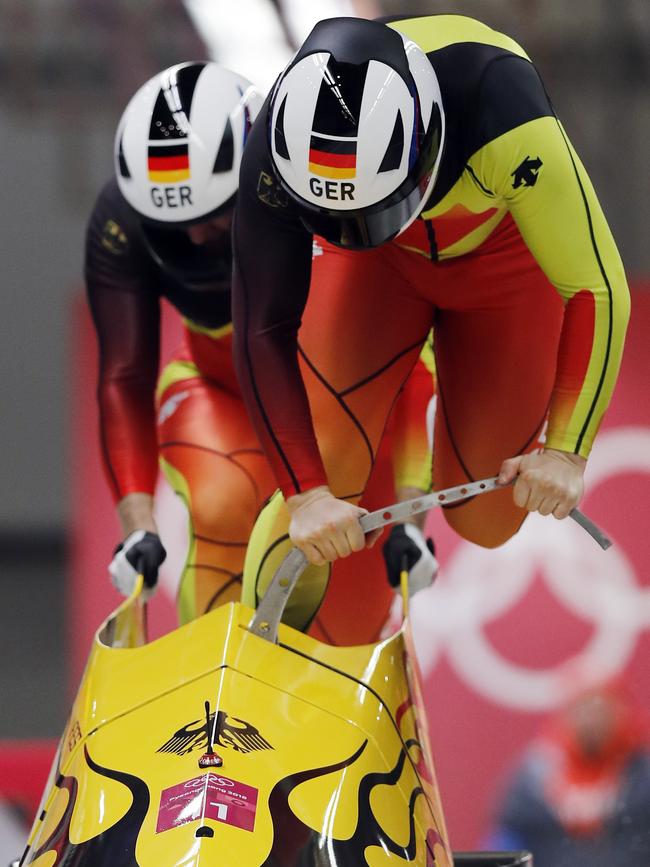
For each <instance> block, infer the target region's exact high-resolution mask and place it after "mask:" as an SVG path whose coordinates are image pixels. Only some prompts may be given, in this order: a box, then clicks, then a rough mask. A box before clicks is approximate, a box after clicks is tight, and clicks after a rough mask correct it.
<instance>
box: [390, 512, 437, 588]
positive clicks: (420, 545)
mask: <svg viewBox="0 0 650 867" xmlns="http://www.w3.org/2000/svg"><path fill="white" fill-rule="evenodd" d="M383 553H384V560H385V561H386V571H387V573H388V581H389V583H390V584H391V586H392V587H399V583H400V574H401V572H402V569H407V570H408V573H409V585H410V586H411V588H412V590H413V592H415V591H416V590H421V589H423V588H424V587H429V585H430V584H433V582H434V580H435V578H436V575H437V574H438V561H437V560H436V558H435V548H434V546H433V541H432V540H431V539H425V537H424V534H423V533H422V531H421V530H420V528H419V527H416V526H415V524H395V526H394V527H393V529H392V530H391V531H390V536H389V537H388V539H387V540H386V542H384V546H383Z"/></svg>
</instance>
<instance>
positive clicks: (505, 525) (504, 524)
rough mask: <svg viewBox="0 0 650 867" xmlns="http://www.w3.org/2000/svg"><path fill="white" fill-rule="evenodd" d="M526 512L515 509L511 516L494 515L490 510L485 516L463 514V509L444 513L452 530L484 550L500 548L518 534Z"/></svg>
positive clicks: (485, 511)
mask: <svg viewBox="0 0 650 867" xmlns="http://www.w3.org/2000/svg"><path fill="white" fill-rule="evenodd" d="M526 514H527V513H526V512H525V511H523V510H522V509H515V508H514V507H513V509H512V511H511V512H510V514H507V515H504V514H499V515H494V514H490V511H489V510H488V509H486V510H484V512H483V514H481V513H480V512H478V511H474V512H472V513H467V512H465V513H463V511H462V508H459V509H453V510H452V509H448V510H445V511H444V516H445V520H446V521H447V523H448V524H449V526H450V527H451V528H452V530H455V532H456V533H458V535H459V536H461V537H462V538H463V539H465V540H466V541H467V542H472V543H473V544H474V545H480V546H481V547H482V548H498V547H499V546H500V545H504V544H505V543H506V542H508V541H509V540H510V539H512V537H513V536H514V535H515V534H516V533H517V532H518V530H519V528H520V527H521V525H522V524H523V522H524V520H525V518H526Z"/></svg>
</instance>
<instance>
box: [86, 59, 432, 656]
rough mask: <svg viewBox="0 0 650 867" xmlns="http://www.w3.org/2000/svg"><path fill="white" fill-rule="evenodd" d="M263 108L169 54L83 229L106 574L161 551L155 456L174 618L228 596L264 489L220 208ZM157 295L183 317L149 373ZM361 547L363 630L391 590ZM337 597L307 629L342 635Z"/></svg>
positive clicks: (124, 122) (224, 210) (417, 549)
mask: <svg viewBox="0 0 650 867" xmlns="http://www.w3.org/2000/svg"><path fill="white" fill-rule="evenodd" d="M261 103H262V98H261V97H260V95H259V93H258V92H257V91H256V90H255V88H254V87H253V86H252V85H251V84H250V82H248V81H247V80H246V79H244V78H242V77H241V76H239V75H237V74H235V73H234V72H230V71H229V70H227V69H224V68H221V67H219V66H218V65H216V64H215V63H183V64H180V65H176V66H173V67H171V68H169V69H166V70H165V71H163V72H162V73H160V74H159V75H156V76H155V77H154V78H152V79H151V80H150V81H149V82H147V83H146V84H145V85H144V86H143V87H141V88H140V89H139V90H138V91H137V93H136V94H135V95H134V97H133V98H132V100H131V101H130V103H129V105H128V106H127V108H126V110H125V112H124V115H123V117H122V119H121V121H120V123H119V125H118V129H117V134H116V139H115V176H114V177H113V179H112V180H110V181H109V182H108V183H107V184H106V186H105V187H104V189H103V190H102V191H101V193H100V195H99V197H98V200H97V202H96V204H95V207H94V210H93V213H92V215H91V218H90V223H89V226H88V232H87V242H86V261H85V272H86V283H87V289H88V299H89V304H90V309H91V312H92V317H93V320H94V324H95V328H96V331H97V337H98V341H99V350H100V352H99V357H100V363H99V385H98V397H99V408H100V429H101V445H102V452H103V460H104V466H105V471H106V476H107V478H108V481H109V483H110V486H111V490H112V493H113V497H114V499H115V502H116V505H117V511H118V515H119V518H120V522H121V527H122V534H123V541H122V543H121V545H120V546H119V549H118V551H117V552H116V554H115V557H114V559H113V562H112V563H111V565H110V572H111V574H112V577H113V581H114V583H115V584H116V586H117V587H118V589H120V590H122V591H123V592H125V593H128V592H129V591H130V590H131V588H132V587H133V584H134V581H135V576H136V571H137V570H138V569H142V570H143V573H144V575H145V578H146V580H147V582H148V583H149V584H154V583H155V581H156V579H157V574H158V568H159V566H160V564H161V563H162V561H163V560H164V558H165V551H164V548H163V545H162V544H161V541H160V539H159V537H158V532H157V529H156V523H155V520H154V514H153V494H154V490H155V484H156V476H157V470H158V462H160V466H161V467H162V471H163V472H164V474H165V476H166V477H167V480H168V481H169V483H170V485H171V487H172V488H173V489H174V490H175V491H176V493H177V494H178V495H179V496H180V497H181V498H182V499H183V501H184V502H185V504H186V506H187V509H188V512H189V519H190V525H189V533H190V544H189V552H188V557H187V562H186V564H185V567H184V571H183V574H182V577H181V583H180V589H179V597H178V609H179V617H180V620H181V622H186V621H188V620H190V619H192V618H194V617H196V616H197V615H199V614H202V613H204V612H205V611H207V610H209V609H210V608H212V607H215V606H217V605H220V604H222V603H223V602H226V601H229V600H231V599H235V598H239V596H240V593H241V574H242V568H243V562H244V554H245V551H246V545H247V543H248V539H249V536H250V532H251V529H252V527H253V524H254V522H255V518H256V516H257V514H258V512H259V510H260V508H261V506H262V505H263V503H264V501H265V500H266V499H267V498H268V497H269V495H270V494H271V493H272V491H273V489H274V488H275V486H276V484H275V480H274V477H273V474H272V472H271V470H270V468H269V465H268V462H267V460H266V458H265V456H264V454H263V452H262V450H261V448H260V445H259V443H258V439H257V436H256V434H255V433H254V431H253V428H252V426H251V425H250V422H249V420H248V417H247V414H246V410H245V407H244V404H243V401H242V397H241V392H240V389H239V386H238V383H237V380H236V376H235V372H234V367H233V363H232V351H231V337H232V325H231V313H230V288H231V266H232V253H231V242H230V227H231V216H232V211H233V206H234V202H235V198H236V194H237V186H238V172H239V164H240V160H241V155H242V152H243V148H244V144H245V142H246V139H247V137H248V135H249V131H250V129H251V126H252V122H253V119H254V117H255V115H256V113H257V111H258V109H259V107H260V105H261ZM252 255H253V256H254V255H256V254H255V251H252ZM162 299H166V301H167V302H169V303H170V304H171V305H172V307H174V308H175V309H176V311H178V313H179V315H180V316H181V317H182V320H183V325H184V340H183V344H182V346H181V347H180V348H179V349H178V351H177V352H176V353H175V355H174V357H173V358H172V359H171V360H170V361H169V363H168V364H167V365H166V367H164V369H163V371H162V373H161V374H160V376H158V365H159V337H160V307H161V301H162ZM414 384H416V380H415V379H414ZM416 388H417V389H419V390H420V391H419V393H420V394H421V395H422V396H421V397H420V398H419V399H418V400H415V404H418V403H419V405H415V407H414V399H413V397H411V398H410V399H409V401H406V402H405V403H404V409H403V410H402V413H403V414H406V415H407V416H411V417H413V418H414V421H413V422H412V427H414V428H417V427H418V426H419V427H420V428H421V429H422V430H423V429H424V425H423V419H424V412H425V407H426V402H427V401H428V398H429V396H430V394H431V388H432V386H431V377H430V376H428V377H427V379H426V381H425V380H424V379H423V378H422V375H421V374H420V377H419V381H418V382H417V384H416ZM413 407H414V408H413ZM413 413H419V416H415V415H413ZM422 438H423V435H422V434H421V435H420V447H419V451H416V449H415V446H414V442H413V436H411V435H409V434H408V433H407V434H406V439H405V438H404V436H402V442H403V443H404V448H406V447H407V446H408V448H409V449H410V456H411V457H410V460H409V461H408V462H407V463H408V466H406V467H405V469H404V472H402V477H403V478H404V479H405V481H404V484H406V485H411V484H414V483H416V482H417V478H418V477H420V478H421V477H422V472H421V470H420V469H418V467H419V466H420V465H422V466H424V465H425V464H426V461H427V460H430V458H429V457H428V455H427V448H426V442H425V444H424V445H422V444H421V440H422ZM407 440H408V442H407ZM402 463H404V461H402ZM414 465H417V466H416V469H415V471H413V467H414ZM414 472H415V476H414ZM405 473H406V474H407V475H405ZM408 473H410V475H408ZM414 478H415V480H416V482H414V481H413V479H414ZM408 532H409V533H410V537H409V539H410V541H409V543H408V547H409V551H410V554H409V556H410V558H411V560H412V561H413V563H415V562H416V561H420V566H419V568H420V569H422V568H429V569H430V570H431V571H434V570H435V560H433V558H432V557H431V555H430V553H429V551H428V550H427V549H426V544H425V542H424V538H423V536H422V534H421V532H420V531H419V530H417V529H413V528H409V530H408ZM411 536H412V537H413V538H412V539H411ZM413 539H415V541H413ZM395 545H396V546H397V548H400V545H403V540H402V541H401V542H400V540H399V539H398V538H396V540H395V543H394V546H395ZM394 546H393V547H394ZM396 556H398V555H396V554H395V553H393V559H395V557H396ZM373 558H374V560H373V562H374V561H376V564H375V565H376V566H377V567H378V568H375V569H374V570H373V569H370V568H369V569H368V573H369V576H371V577H372V576H374V580H375V582H376V584H377V589H376V593H375V594H374V595H373V600H374V601H373V603H372V604H371V608H373V611H374V616H373V617H371V618H369V620H368V623H370V620H372V622H373V626H372V629H369V631H367V632H363V631H362V632H361V636H362V638H364V639H366V640H368V641H370V640H372V639H373V638H374V637H375V634H376V632H377V631H378V629H379V625H380V623H382V622H383V620H384V619H385V616H386V612H387V608H388V606H389V603H390V600H391V598H392V594H391V590H390V587H389V586H388V584H387V582H386V580H385V572H384V568H383V564H382V563H381V555H380V553H379V552H376V553H374V554H373ZM425 561H426V566H425ZM377 572H379V574H378V575H377ZM393 572H394V570H393ZM391 574H392V573H391ZM341 580H342V579H341ZM369 580H370V578H369ZM334 596H336V593H334ZM373 606H374V607H373ZM348 608H349V606H348V605H347V604H346V606H345V610H344V612H343V616H342V619H340V621H339V620H337V612H338V610H339V609H340V604H338V603H337V601H336V598H333V599H332V600H328V608H327V611H326V612H325V614H326V615H327V618H329V619H330V620H331V621H332V622H331V624H330V625H329V627H328V626H327V624H326V623H325V619H323V620H322V624H321V625H322V630H321V631H325V632H326V635H327V636H330V637H332V638H333V640H337V641H351V640H352V639H353V637H354V636H352V635H350V632H349V629H350V628H351V627H352V625H353V623H352V622H350V623H348V622H347V621H346V619H345V618H346V617H347V618H348V620H350V615H349V611H348ZM324 618H325V615H324ZM357 620H358V618H357ZM335 621H336V624H335ZM355 635H356V633H355Z"/></svg>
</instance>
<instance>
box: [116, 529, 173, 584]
mask: <svg viewBox="0 0 650 867" xmlns="http://www.w3.org/2000/svg"><path fill="white" fill-rule="evenodd" d="M166 556H167V552H166V551H165V549H164V548H163V545H162V542H161V541H160V538H159V537H158V536H157V535H156V534H155V533H149V532H147V531H145V530H135V531H134V532H133V533H131V534H130V535H129V536H127V537H126V539H125V540H124V541H123V542H122V543H121V544H119V545H118V546H117V548H116V549H115V551H114V553H113V559H112V561H111V564H110V566H109V567H108V571H109V573H110V576H111V580H112V582H113V584H114V585H115V587H116V588H117V590H119V592H120V593H123V594H124V596H130V595H131V593H133V588H134V587H135V582H136V579H137V577H138V575H142V576H144V585H145V588H146V589H147V595H148V596H151V595H153V593H154V591H155V589H156V584H157V583H158V567H159V566H160V564H161V563H162V562H163V561H164V559H165V557H166Z"/></svg>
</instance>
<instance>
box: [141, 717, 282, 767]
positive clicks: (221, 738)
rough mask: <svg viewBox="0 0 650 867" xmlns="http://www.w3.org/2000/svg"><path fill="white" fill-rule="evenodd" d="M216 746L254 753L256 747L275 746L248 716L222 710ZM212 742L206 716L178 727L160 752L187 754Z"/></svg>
mask: <svg viewBox="0 0 650 867" xmlns="http://www.w3.org/2000/svg"><path fill="white" fill-rule="evenodd" d="M209 721H210V722H209V726H210V730H211V731H215V728H214V713H211V714H210V717H209ZM214 744H215V746H216V745H217V744H218V745H219V746H220V747H230V749H233V750H235V751H236V752H238V753H251V752H253V751H255V750H272V749H273V747H272V746H271V744H270V743H269V742H268V741H267V740H266V738H264V737H262V735H261V734H260V731H259V729H257V728H255V726H254V725H252V724H251V723H249V722H246V720H243V719H238V717H235V716H233V717H230V716H228V714H227V713H226V711H222V710H220V711H219V713H218V717H217V727H216V731H215V738H214ZM207 746H208V733H207V727H206V721H205V719H202V720H193V722H190V723H187V725H185V726H183V727H182V728H180V729H178V731H176V732H174V734H173V735H172V736H171V737H170V739H169V740H168V741H166V742H165V743H164V744H163V745H162V746H161V747H160V748H159V749H158V750H157V751H156V752H159V753H175V754H176V755H177V756H185V755H187V754H188V753H191V752H192V751H193V750H205V749H206V748H207Z"/></svg>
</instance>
